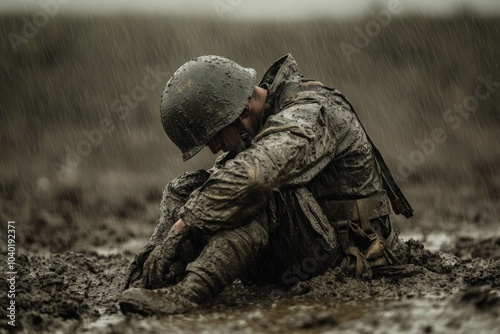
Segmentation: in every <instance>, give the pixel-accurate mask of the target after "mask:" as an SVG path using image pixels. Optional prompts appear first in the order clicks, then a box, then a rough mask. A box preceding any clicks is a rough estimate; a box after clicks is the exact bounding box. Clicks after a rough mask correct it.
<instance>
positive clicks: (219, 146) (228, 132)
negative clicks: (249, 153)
mask: <svg viewBox="0 0 500 334" xmlns="http://www.w3.org/2000/svg"><path fill="white" fill-rule="evenodd" d="M241 144H242V143H241V138H240V133H239V131H238V129H237V128H236V126H234V125H233V124H230V125H228V126H226V127H225V128H223V129H222V130H220V131H219V132H217V134H216V135H215V136H214V137H213V138H212V139H210V140H209V142H208V143H207V146H208V147H209V148H210V150H211V151H212V153H214V154H215V153H217V152H219V151H220V150H222V151H224V152H228V151H236V150H239V148H240V146H241Z"/></svg>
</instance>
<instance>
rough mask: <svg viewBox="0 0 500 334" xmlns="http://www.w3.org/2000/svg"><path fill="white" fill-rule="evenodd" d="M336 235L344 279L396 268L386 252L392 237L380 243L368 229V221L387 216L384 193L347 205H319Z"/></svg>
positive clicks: (346, 202) (337, 203) (345, 202)
mask: <svg viewBox="0 0 500 334" xmlns="http://www.w3.org/2000/svg"><path fill="white" fill-rule="evenodd" d="M320 203H321V206H322V207H323V209H324V211H325V213H326V214H327V216H328V218H329V220H330V221H331V222H333V226H334V228H335V231H336V232H337V235H338V238H339V240H340V243H341V244H342V249H343V251H344V259H343V260H342V263H341V269H342V271H344V273H346V275H349V276H353V277H361V276H363V275H366V276H367V277H371V276H372V268H377V267H381V266H388V265H395V264H399V261H398V259H397V258H396V256H395V255H394V253H393V252H392V251H391V249H390V245H391V244H392V243H393V239H394V233H393V232H392V229H391V232H390V235H389V236H388V238H387V239H385V240H382V239H381V238H380V236H379V235H377V233H375V231H374V230H373V228H372V225H371V222H370V221H371V220H374V219H378V218H381V217H384V216H387V215H389V214H390V202H389V199H388V198H387V196H386V194H385V192H381V193H378V194H375V195H372V196H370V197H368V198H362V199H358V200H351V201H331V200H324V201H321V202H320Z"/></svg>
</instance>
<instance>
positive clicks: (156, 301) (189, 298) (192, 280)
mask: <svg viewBox="0 0 500 334" xmlns="http://www.w3.org/2000/svg"><path fill="white" fill-rule="evenodd" d="M267 241H268V233H267V230H266V229H265V228H264V227H263V226H262V224H261V223H260V222H259V221H258V220H254V221H252V222H251V223H249V224H246V225H243V226H240V227H237V228H235V229H232V230H223V231H220V232H217V233H216V234H214V235H213V236H212V237H211V238H210V239H209V241H208V243H207V245H206V246H205V248H204V249H203V251H202V252H201V254H200V256H199V257H198V258H197V259H196V260H195V261H193V262H192V263H190V264H189V265H188V266H187V267H186V276H185V277H184V279H183V280H182V281H181V282H179V283H178V284H176V285H173V286H170V287H167V288H163V289H156V290H146V289H139V288H134V289H129V290H126V291H125V292H124V293H123V294H122V297H121V300H120V308H121V310H122V312H123V313H129V312H134V313H141V314H175V313H184V312H188V311H191V310H193V309H195V308H197V307H199V306H200V305H202V304H204V303H206V302H209V301H211V300H212V299H213V298H214V297H215V296H216V295H217V294H218V293H219V292H220V291H221V290H222V289H223V288H224V287H225V286H227V285H228V284H231V283H232V282H233V281H234V279H235V278H237V277H238V276H240V275H241V274H242V273H243V272H244V271H245V270H246V268H248V267H249V266H250V265H251V264H252V263H253V262H254V260H255V258H256V256H257V254H258V253H259V251H260V250H261V249H262V247H264V246H265V245H266V244H267Z"/></svg>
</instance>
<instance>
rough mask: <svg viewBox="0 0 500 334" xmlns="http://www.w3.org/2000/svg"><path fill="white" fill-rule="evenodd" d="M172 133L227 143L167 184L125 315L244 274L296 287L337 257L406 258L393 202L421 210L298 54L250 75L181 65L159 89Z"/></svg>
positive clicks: (212, 59) (365, 266)
mask: <svg viewBox="0 0 500 334" xmlns="http://www.w3.org/2000/svg"><path fill="white" fill-rule="evenodd" d="M161 120H162V124H163V127H164V130H165V132H166V133H167V135H168V136H169V138H170V139H171V140H172V141H173V142H174V143H175V145H176V146H177V147H178V148H179V149H180V150H181V151H182V156H183V159H184V160H187V159H190V158H191V157H193V156H194V155H195V154H197V153H198V152H199V151H200V150H201V149H202V148H203V147H205V146H209V148H210V149H211V151H212V152H213V153H217V152H219V151H220V150H222V151H224V152H226V153H225V154H224V155H222V156H220V157H219V158H218V159H217V161H216V163H215V165H214V167H213V168H211V169H210V170H199V171H197V172H190V173H185V174H183V175H181V176H179V177H178V178H176V179H175V180H173V181H172V182H170V183H169V184H168V185H167V187H166V188H165V191H164V193H163V199H162V203H161V207H160V212H161V215H160V220H159V224H158V226H157V228H156V229H155V232H154V233H153V236H152V237H151V239H150V240H149V242H148V244H147V245H146V246H145V248H144V249H143V250H142V251H141V252H139V253H138V254H137V256H136V257H135V259H134V261H133V262H132V264H131V265H130V268H129V274H128V276H127V281H126V284H125V289H126V290H125V291H124V292H123V294H122V296H121V298H120V308H121V310H122V312H124V313H128V312H136V313H142V314H174V313H183V312H188V311H190V310H193V309H195V308H198V307H200V306H201V305H203V304H205V303H208V302H210V301H212V300H213V298H214V297H215V296H216V295H217V294H218V293H219V292H220V291H221V290H222V289H223V288H224V287H225V286H227V285H228V284H231V283H232V282H233V281H234V280H235V279H236V278H239V279H241V280H242V282H244V283H256V284H269V283H278V284H283V285H292V284H294V283H296V282H298V281H300V280H306V279H309V278H311V277H313V276H316V275H319V274H321V273H323V272H324V271H326V270H327V269H328V268H331V267H334V266H340V268H341V269H342V270H343V271H344V272H345V273H346V274H347V275H351V276H354V277H360V276H367V277H370V276H371V275H373V274H376V273H377V272H379V273H381V272H383V269H384V268H393V266H397V265H399V264H401V263H404V262H405V260H406V259H405V250H404V247H403V246H404V245H403V244H402V243H400V242H399V241H398V239H397V235H396V234H395V232H394V231H393V228H392V225H391V223H390V220H389V214H390V205H391V202H392V207H393V209H394V211H395V212H396V213H398V214H399V213H402V214H404V215H405V216H407V217H409V216H411V215H412V213H413V210H412V209H411V207H410V206H409V204H408V203H407V201H406V199H405V198H404V196H403V195H402V193H401V191H400V190H399V188H398V187H397V185H396V184H395V183H394V180H393V178H392V176H391V174H390V172H389V170H388V169H387V166H386V165H385V163H384V161H383V159H382V156H381V155H380V153H379V151H378V150H377V149H376V147H375V146H374V145H373V144H372V142H371V140H370V139H369V137H368V136H367V134H366V132H365V130H364V129H363V126H362V125H361V123H360V121H359V119H358V117H357V115H356V113H355V111H354V109H353V107H352V106H351V104H350V103H349V102H348V101H347V100H346V98H345V97H344V96H343V95H342V94H341V93H340V92H339V91H338V90H336V89H333V88H329V87H326V86H324V85H323V84H321V83H320V82H317V81H312V80H306V79H304V78H302V77H301V76H300V74H299V71H298V67H297V63H296V61H295V60H294V58H293V57H292V56H291V55H285V56H283V57H282V58H280V59H278V60H277V61H276V62H275V63H274V64H273V65H272V66H271V67H270V68H269V69H268V70H267V72H266V73H265V75H264V76H263V78H262V80H261V81H260V83H259V84H258V86H256V72H255V70H253V69H250V68H244V67H241V66H240V65H238V64H236V63H235V62H233V61H231V60H228V59H226V58H222V57H218V56H202V57H198V58H196V59H193V60H191V61H189V62H187V63H186V64H184V65H183V66H181V67H180V68H179V69H178V70H177V71H176V72H175V73H174V74H173V76H172V78H171V79H170V80H169V81H168V83H167V85H166V88H165V90H164V92H163V94H162V100H161Z"/></svg>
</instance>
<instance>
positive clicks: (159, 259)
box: [141, 229, 188, 289]
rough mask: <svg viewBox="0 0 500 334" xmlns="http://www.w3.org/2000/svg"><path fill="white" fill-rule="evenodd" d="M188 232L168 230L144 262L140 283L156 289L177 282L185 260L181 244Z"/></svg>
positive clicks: (144, 286)
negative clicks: (165, 236)
mask: <svg viewBox="0 0 500 334" xmlns="http://www.w3.org/2000/svg"><path fill="white" fill-rule="evenodd" d="M187 238H188V232H185V231H183V232H179V233H175V232H174V231H173V229H172V230H170V232H169V234H168V236H167V238H166V239H165V240H164V241H163V242H161V243H160V244H159V245H157V246H156V247H155V249H153V251H152V252H151V253H150V254H149V256H148V257H147V259H146V260H145V262H144V267H143V269H142V281H141V285H142V287H143V288H146V289H158V288H163V287H165V286H167V285H170V284H174V283H177V281H178V280H179V279H178V278H179V277H180V276H182V275H183V273H184V269H185V268H186V265H187V263H186V261H184V260H183V259H182V257H181V249H182V244H183V243H184V242H185V241H186V240H187Z"/></svg>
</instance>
